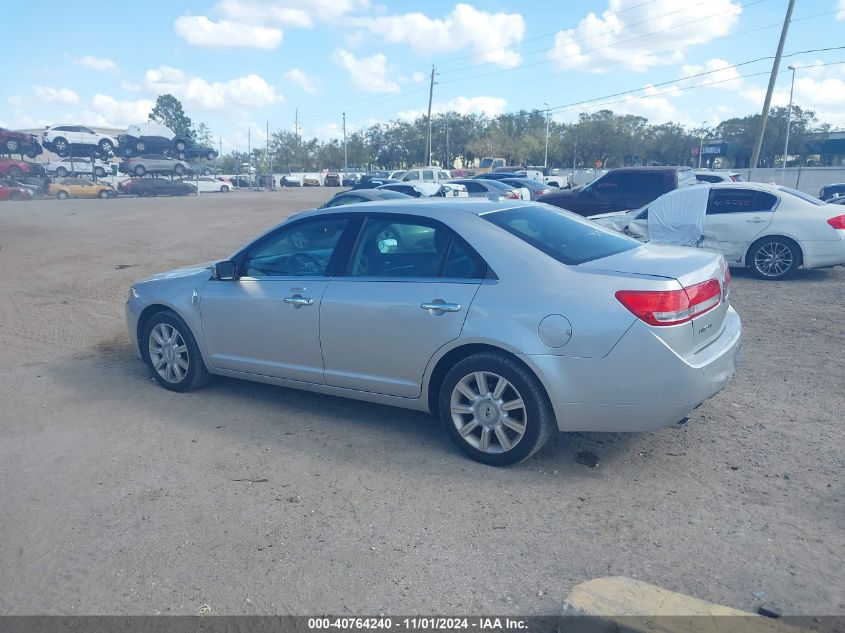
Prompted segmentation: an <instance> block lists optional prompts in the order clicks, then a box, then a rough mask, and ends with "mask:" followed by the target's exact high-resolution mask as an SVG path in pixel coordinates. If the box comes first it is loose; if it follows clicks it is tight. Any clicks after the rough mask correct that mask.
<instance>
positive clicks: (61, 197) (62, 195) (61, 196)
mask: <svg viewBox="0 0 845 633" xmlns="http://www.w3.org/2000/svg"><path fill="white" fill-rule="evenodd" d="M56 197H57V198H58V199H59V200H67V198H68V195H67V191H65V190H64V189H62V190H61V191H59V193H57V194H56Z"/></svg>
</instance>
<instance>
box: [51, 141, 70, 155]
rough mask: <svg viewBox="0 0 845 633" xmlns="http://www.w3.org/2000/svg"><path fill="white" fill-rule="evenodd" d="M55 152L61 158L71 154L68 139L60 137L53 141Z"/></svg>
mask: <svg viewBox="0 0 845 633" xmlns="http://www.w3.org/2000/svg"><path fill="white" fill-rule="evenodd" d="M53 151H54V152H56V154H58V155H59V156H61V157H65V156H67V155H68V154H69V153H70V144H69V143H68V142H67V139H66V138H64V137H62V136H60V137H59V138H57V139H55V140H54V141H53Z"/></svg>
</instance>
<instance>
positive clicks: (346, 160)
mask: <svg viewBox="0 0 845 633" xmlns="http://www.w3.org/2000/svg"><path fill="white" fill-rule="evenodd" d="M343 175H344V176H349V155H348V154H347V153H346V112H344V113H343Z"/></svg>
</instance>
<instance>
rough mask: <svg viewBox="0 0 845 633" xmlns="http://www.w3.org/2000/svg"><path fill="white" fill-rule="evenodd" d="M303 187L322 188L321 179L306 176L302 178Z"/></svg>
mask: <svg viewBox="0 0 845 633" xmlns="http://www.w3.org/2000/svg"><path fill="white" fill-rule="evenodd" d="M302 186H303V187H319V186H320V179H319V178H317V177H316V176H304V177H303V178H302Z"/></svg>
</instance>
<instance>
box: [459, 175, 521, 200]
mask: <svg viewBox="0 0 845 633" xmlns="http://www.w3.org/2000/svg"><path fill="white" fill-rule="evenodd" d="M449 183H450V184H458V185H463V186H464V187H466V190H467V195H468V196H469V197H470V198H487V199H488V200H521V199H522V194H521V193H520V192H519V191H517V190H516V189H514V188H513V187H511V186H510V185H506V184H504V183H502V182H500V181H498V180H482V179H475V178H456V179H455V180H450V181H449Z"/></svg>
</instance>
